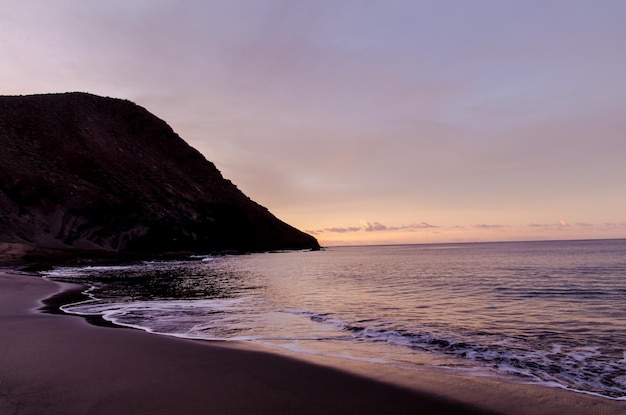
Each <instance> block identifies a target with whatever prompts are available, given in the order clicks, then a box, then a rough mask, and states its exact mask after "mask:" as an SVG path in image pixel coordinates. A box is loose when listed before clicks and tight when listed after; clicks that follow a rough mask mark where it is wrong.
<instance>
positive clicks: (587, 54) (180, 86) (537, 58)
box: [0, 0, 626, 245]
mask: <svg viewBox="0 0 626 415" xmlns="http://www.w3.org/2000/svg"><path fill="white" fill-rule="evenodd" d="M625 22H626V1H624V0H614V1H611V0H595V1H592V0H584V1H583V0H580V1H577V0H538V1H533V0H509V1H502V0H467V1H461V0H459V1H452V0H449V1H445V0H406V1H400V0H386V1H367V0H361V1H356V0H310V1H307V0H301V1H294V0H287V1H270V0H249V1H232V0H223V1H211V0H202V1H193V0H186V1H179V0H164V1H159V0H151V1H147V0H146V1H141V0H134V1H127V0H107V1H85V0H0V52H1V59H0V83H1V84H0V85H1V86H0V94H3V95H15V94H31V93H46V92H66V91H85V92H91V93H94V94H98V95H104V96H111V97H118V98H125V99H129V100H131V101H134V102H136V103H137V104H139V105H141V106H143V107H145V108H146V109H148V110H149V111H150V112H152V113H154V114H155V115H157V116H158V117H160V118H162V119H164V120H165V121H167V122H168V123H169V124H170V125H171V126H172V128H173V129H174V130H175V131H176V132H177V133H178V134H179V135H180V136H181V137H182V138H183V139H185V140H186V141H187V142H189V143H190V144H191V145H192V146H194V147H195V148H197V149H198V150H199V151H201V152H202V153H203V154H204V155H205V157H206V158H207V159H208V160H210V161H212V162H214V163H215V164H216V166H217V167H218V169H220V171H221V172H222V173H223V175H224V176H225V177H226V178H227V179H230V180H232V181H233V182H234V183H235V184H237V185H238V187H239V188H240V189H241V190H243V191H244V192H245V193H246V194H247V195H248V196H250V197H251V198H252V199H253V200H255V201H257V202H258V203H260V204H262V205H264V206H266V207H267V208H269V209H270V211H272V212H273V213H274V214H275V215H276V216H278V217H279V218H281V219H283V220H284V221H286V222H288V223H290V224H292V225H294V226H296V227H298V228H299V229H302V230H305V231H308V232H310V233H312V234H314V235H315V236H316V237H317V238H318V239H319V240H320V242H321V243H322V244H324V245H338V244H356V243H422V242H457V241H502V240H534V239H579V238H614V237H626V23H625ZM0 151H1V149H0Z"/></svg>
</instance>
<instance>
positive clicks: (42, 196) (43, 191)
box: [0, 93, 319, 253]
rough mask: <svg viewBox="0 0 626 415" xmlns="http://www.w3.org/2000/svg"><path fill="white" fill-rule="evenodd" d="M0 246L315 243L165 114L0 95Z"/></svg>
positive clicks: (81, 98)
mask: <svg viewBox="0 0 626 415" xmlns="http://www.w3.org/2000/svg"><path fill="white" fill-rule="evenodd" d="M0 242H6V243H21V244H26V245H31V246H35V247H39V248H53V249H80V250H106V251H116V252H139V253H162V252H181V251H191V252H214V251H225V250H235V251H265V250H276V249H305V248H312V249H317V248H319V245H318V243H317V241H316V240H315V238H313V237H312V236H310V235H307V234H305V233H303V232H300V231H299V230H297V229H295V228H293V227H291V226H289V225H287V224H286V223H284V222H282V221H280V220H279V219H277V218H276V217H275V216H273V215H272V214H271V213H270V212H269V211H268V210H267V209H266V208H264V207H262V206H260V205H258V204H256V203H255V202H253V201H252V200H250V199H249V198H248V197H246V196H245V195H244V194H243V193H242V192H241V191H239V190H238V189H237V187H236V186H235V185H233V184H232V183H231V182H230V181H228V180H225V179H224V178H223V177H222V175H221V174H220V172H219V171H218V170H217V169H216V168H215V166H214V165H213V163H211V162H209V161H207V160H206V159H205V158H204V157H203V156H202V155H201V154H200V153H199V152H198V151H196V150H194V149H193V148H192V147H190V146H189V145H188V144H187V143H185V142H184V141H183V140H182V139H181V138H180V137H179V136H178V135H177V134H176V133H175V132H174V131H172V129H171V128H170V127H169V126H168V125H167V124H166V123H165V122H164V121H162V120H160V119H159V118H157V117H155V116H154V115H152V114H150V113H149V112H148V111H146V110H145V109H144V108H142V107H139V106H137V105H135V104H133V103H132V102H130V101H125V100H119V99H113V98H102V97H98V96H94V95H90V94H84V93H68V94H49V95H32V96H19V97H18V96H15V97H14V96H11V97H6V96H5V97H0Z"/></svg>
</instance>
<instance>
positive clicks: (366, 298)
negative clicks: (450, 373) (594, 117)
mask: <svg viewBox="0 0 626 415" xmlns="http://www.w3.org/2000/svg"><path fill="white" fill-rule="evenodd" d="M48 277H49V278H52V279H55V280H61V281H67V282H80V283H83V284H86V285H87V286H88V287H90V288H89V290H88V294H89V295H90V297H91V298H92V299H91V300H89V301H85V302H82V303H78V304H71V305H66V306H64V310H65V311H67V312H70V313H76V314H83V315H85V314H99V315H103V316H104V318H105V319H107V320H110V321H112V322H115V323H117V324H120V325H126V326H131V327H137V328H141V329H144V330H148V331H151V332H154V333H162V334H169V335H176V336H182V337H189V338H200V339H232V340H247V341H253V342H261V343H264V344H267V345H272V346H275V347H282V348H288V349H291V350H294V351H298V352H302V353H315V354H322V355H333V356H340V357H343V358H346V359H365V360H370V361H374V362H384V363H386V364H394V365H397V366H401V367H405V368H408V369H410V368H414V367H418V366H421V365H436V366H443V367H448V368H452V369H453V370H459V371H465V372H471V373H475V374H477V375H485V376H501V375H502V376H507V377H511V376H512V377H514V378H517V379H519V380H520V381H530V382H537V383H542V384H546V385H551V386H557V387H563V388H568V389H572V390H577V391H581V392H586V393H592V394H597V395H601V396H605V397H608V398H613V399H623V400H626V240H602V241H558V242H512V243H478V244H438V245H403V246H367V247H333V248H328V249H327V250H324V251H320V252H288V253H267V254H252V255H244V256H219V257H210V256H206V257H203V256H198V257H193V258H190V259H189V260H188V261H178V262H147V263H142V264H137V265H129V266H115V267H87V268H61V269H56V270H54V271H52V272H49V273H48Z"/></svg>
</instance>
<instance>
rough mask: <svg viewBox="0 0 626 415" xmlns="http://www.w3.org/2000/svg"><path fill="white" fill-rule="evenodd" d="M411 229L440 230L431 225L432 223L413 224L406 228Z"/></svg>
mask: <svg viewBox="0 0 626 415" xmlns="http://www.w3.org/2000/svg"><path fill="white" fill-rule="evenodd" d="M406 228H409V229H430V228H438V226H435V225H431V224H430V223H426V222H420V223H412V224H410V225H409V226H406Z"/></svg>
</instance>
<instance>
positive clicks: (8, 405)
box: [0, 270, 626, 414]
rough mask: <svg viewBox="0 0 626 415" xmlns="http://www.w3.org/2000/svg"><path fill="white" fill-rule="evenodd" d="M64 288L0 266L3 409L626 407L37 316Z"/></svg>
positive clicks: (514, 410)
mask: <svg viewBox="0 0 626 415" xmlns="http://www.w3.org/2000/svg"><path fill="white" fill-rule="evenodd" d="M68 286H69V285H68ZM68 286H62V285H61V284H59V283H56V282H51V281H47V280H44V279H43V278H41V277H37V276H27V275H15V274H14V275H9V274H8V273H7V272H6V271H1V270H0V349H1V350H3V351H4V352H3V353H2V354H0V367H2V370H3V373H5V374H6V376H4V379H2V380H0V412H1V413H5V411H6V412H7V413H20V414H31V413H33V414H34V413H39V412H42V411H44V410H45V412H48V413H60V414H106V413H118V414H124V413H128V414H130V413H138V412H142V411H147V412H150V413H163V414H166V413H174V412H176V413H190V414H193V413H230V414H244V413H261V414H262V413H268V414H269V413H382V412H385V413H414V412H415V411H416V410H418V409H419V410H420V411H422V412H421V413H443V414H446V413H458V414H483V413H484V414H486V413H503V414H557V413H569V414H587V413H595V414H619V413H624V412H625V411H626V402H621V401H612V400H609V399H606V398H599V397H598V398H596V397H593V396H590V395H584V394H580V393H575V392H570V391H567V390H561V389H556V388H549V387H545V386H538V385H526V384H513V383H506V382H502V381H497V380H490V379H482V378H470V377H464V376H457V375H452V374H449V373H444V372H443V371H437V370H434V369H430V368H424V370H423V371H419V372H416V371H406V370H402V369H398V368H394V367H389V366H383V365H375V364H371V363H370V364H368V363H364V362H352V361H350V362H346V361H340V362H339V361H338V360H339V359H336V358H322V357H319V356H302V355H298V354H296V353H288V352H285V353H278V352H276V351H275V350H273V349H272V350H270V351H265V350H266V349H269V347H268V348H264V347H253V345H249V344H242V343H230V342H228V343H227V344H226V343H220V342H209V341H201V340H189V339H181V338H174V337H171V336H162V335H154V334H150V333H147V332H145V331H142V330H119V329H118V328H119V326H115V328H111V327H106V326H105V327H102V326H94V325H92V324H90V323H89V322H87V321H86V320H85V319H84V318H70V317H68V315H67V314H46V313H44V312H43V311H38V309H39V308H41V307H42V300H43V299H45V298H50V297H52V296H53V295H54V294H55V293H57V294H58V293H65V294H66V295H67V292H68V290H67V288H68ZM48 306H49V307H50V305H48ZM254 346H256V345H254ZM53 408H54V409H55V410H51V409H53Z"/></svg>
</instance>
